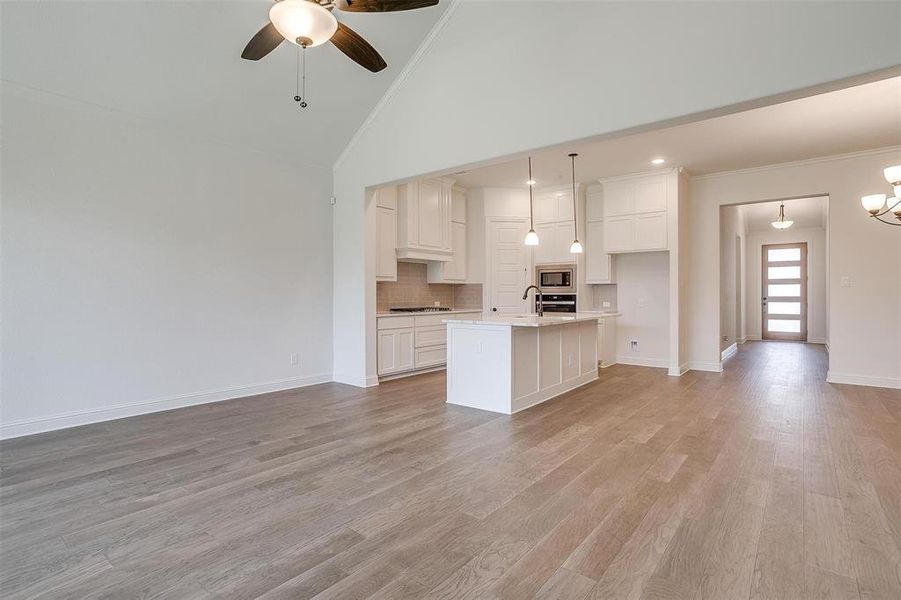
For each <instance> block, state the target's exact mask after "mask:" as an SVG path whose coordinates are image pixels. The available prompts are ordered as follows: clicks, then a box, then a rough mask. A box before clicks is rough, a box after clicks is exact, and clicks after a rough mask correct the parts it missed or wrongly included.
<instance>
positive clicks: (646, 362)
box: [616, 356, 669, 369]
mask: <svg viewBox="0 0 901 600" xmlns="http://www.w3.org/2000/svg"><path fill="white" fill-rule="evenodd" d="M616 362H617V363H619V364H621V365H632V366H633V367H654V368H657V369H669V359H666V358H648V357H643V356H617V357H616Z"/></svg>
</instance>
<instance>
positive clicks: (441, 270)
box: [428, 187, 467, 283]
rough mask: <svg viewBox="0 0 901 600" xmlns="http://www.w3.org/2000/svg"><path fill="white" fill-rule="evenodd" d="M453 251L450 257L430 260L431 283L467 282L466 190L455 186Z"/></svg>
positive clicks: (452, 227) (429, 277) (452, 221)
mask: <svg viewBox="0 0 901 600" xmlns="http://www.w3.org/2000/svg"><path fill="white" fill-rule="evenodd" d="M450 214H451V219H452V220H451V223H450V227H451V244H450V246H451V252H452V255H451V257H450V259H449V260H448V259H444V261H443V262H433V261H430V262H429V266H428V282H429V283H465V282H466V277H467V268H466V260H467V252H466V190H464V189H463V188H458V187H454V188H453V189H452V191H451V210H450Z"/></svg>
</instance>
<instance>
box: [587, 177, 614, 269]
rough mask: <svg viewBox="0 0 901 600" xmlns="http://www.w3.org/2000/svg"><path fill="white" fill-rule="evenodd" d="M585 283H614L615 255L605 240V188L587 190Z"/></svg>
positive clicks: (593, 186) (597, 186) (592, 187)
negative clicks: (613, 255) (610, 252)
mask: <svg viewBox="0 0 901 600" xmlns="http://www.w3.org/2000/svg"><path fill="white" fill-rule="evenodd" d="M585 220H586V221H587V222H586V223H585V283H613V282H614V278H613V257H612V256H610V254H608V253H607V245H606V243H605V240H604V190H603V188H602V187H601V186H600V184H598V185H592V186H589V187H588V189H587V190H586V191H585Z"/></svg>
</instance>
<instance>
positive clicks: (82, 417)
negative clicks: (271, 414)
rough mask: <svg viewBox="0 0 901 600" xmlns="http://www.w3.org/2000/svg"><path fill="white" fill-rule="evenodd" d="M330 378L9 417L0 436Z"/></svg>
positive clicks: (323, 375) (295, 379)
mask: <svg viewBox="0 0 901 600" xmlns="http://www.w3.org/2000/svg"><path fill="white" fill-rule="evenodd" d="M330 381H332V375H331V373H321V374H319V375H308V376H306V377H291V378H288V379H278V380H275V381H268V382H265V383H255V384H251V385H243V386H235V387H230V388H222V389H218V390H209V391H204V392H194V393H191V394H181V395H178V396H169V397H167V398H157V399H155V400H147V401H145V402H135V403H130V404H119V405H115V406H107V407H103V408H94V409H89V410H79V411H72V412H68V413H62V414H59V415H51V416H47V417H36V418H33V419H21V420H17V421H9V422H5V423H3V424H0V439H4V440H6V439H10V438H17V437H22V436H25V435H33V434H35V433H44V432H47V431H57V430H59V429H68V428H70V427H78V426H80V425H90V424H92V423H102V422H105V421H115V420H117V419H125V418H127V417H137V416H139V415H146V414H150V413H156V412H163V411H167V410H174V409H176V408H187V407H188V406H197V405H198V404H209V403H212V402H222V401H223V400H234V399H235V398H243V397H246V396H258V395H260V394H268V393H271V392H281V391H284V390H291V389H295V388H301V387H306V386H309V385H316V384H319V383H328V382H330Z"/></svg>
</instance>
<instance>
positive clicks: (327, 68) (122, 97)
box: [0, 0, 449, 167]
mask: <svg viewBox="0 0 901 600" xmlns="http://www.w3.org/2000/svg"><path fill="white" fill-rule="evenodd" d="M271 4H272V2H271V0H245V1H231V2H228V1H159V0H156V1H149V2H145V1H126V0H115V1H108V0H101V1H79V2H69V1H64V0H63V1H60V0H54V1H47V0H40V1H38V0H28V1H24V2H13V1H6V0H4V1H3V2H0V10H2V28H3V29H2V41H0V44H2V45H0V54H2V68H0V73H2V78H3V80H4V81H9V82H13V83H16V84H19V85H25V86H28V87H31V88H36V89H39V90H43V91H46V92H51V93H53V94H57V95H62V96H67V97H70V98H73V99H76V100H80V101H86V102H90V103H93V104H97V105H100V106H103V107H107V108H111V109H115V110H117V111H122V112H125V113H129V114H132V115H137V116H140V117H144V118H148V119H151V120H152V121H155V122H158V123H162V124H165V125H168V126H171V127H175V128H178V129H179V130H183V131H184V130H187V131H189V132H192V133H193V134H194V135H197V136H200V137H202V138H204V139H211V140H216V141H221V142H224V143H229V144H236V145H240V146H243V147H246V148H250V149H254V150H259V151H262V152H266V153H269V154H273V155H280V156H284V157H286V158H289V159H291V160H297V161H302V162H306V163H311V164H319V165H324V166H328V167H331V166H332V164H333V163H334V161H335V159H336V158H337V156H338V154H339V153H340V152H341V151H342V150H343V149H344V146H346V144H347V142H348V141H349V140H350V138H351V136H352V135H353V134H354V132H355V131H356V130H357V128H358V127H359V126H360V124H361V123H362V122H363V120H364V119H365V118H366V117H367V115H368V114H369V112H370V111H371V110H372V108H373V107H374V106H375V104H376V103H377V102H378V101H379V99H380V98H381V97H382V95H383V94H384V92H385V90H386V89H387V88H388V86H389V85H390V84H391V82H392V81H393V80H394V78H395V77H396V76H397V74H398V73H399V72H400V71H401V70H402V69H403V67H404V65H405V64H406V63H407V61H408V60H409V58H410V57H411V56H412V54H413V52H414V51H415V50H416V48H417V47H418V46H419V45H420V43H421V42H422V40H423V39H424V38H425V36H426V34H427V33H428V32H429V30H431V28H432V26H433V25H434V24H435V22H436V21H437V20H438V18H439V16H440V15H441V14H442V13H443V12H444V11H445V10H446V9H447V7H448V5H449V2H448V1H447V0H445V1H444V2H441V4H439V5H438V6H435V7H430V8H425V9H419V10H414V11H405V12H395V13H383V14H354V13H346V12H342V11H338V10H336V11H335V14H336V15H337V16H338V18H339V20H341V21H342V22H344V23H345V24H347V25H348V26H350V27H351V28H353V29H354V30H355V31H357V33H359V34H360V35H362V36H363V37H365V38H366V39H367V40H368V41H369V42H370V43H371V44H372V45H373V46H374V47H375V48H376V49H377V50H378V51H379V52H380V53H381V55H382V56H383V57H384V58H385V60H386V61H387V63H388V68H387V69H385V70H383V71H381V72H380V73H377V74H373V73H370V72H369V71H366V70H364V69H363V68H362V67H360V66H358V65H357V64H356V63H354V62H352V61H351V60H350V59H348V58H346V57H345V56H344V55H343V54H342V53H341V52H340V51H338V49H337V48H335V47H334V46H332V45H331V44H325V45H323V46H320V47H317V48H312V49H310V50H309V51H308V53H307V69H308V78H307V95H308V97H309V107H308V108H307V109H305V110H301V109H300V108H299V107H298V106H297V105H296V104H295V102H294V100H293V96H294V82H295V67H296V52H295V49H296V46H293V45H291V44H287V43H283V44H282V45H281V46H280V47H279V48H277V49H276V50H275V51H274V52H273V53H272V54H270V55H269V56H267V57H266V58H264V59H262V60H260V61H259V62H251V61H247V60H243V59H241V51H242V50H243V48H244V45H245V44H246V43H247V42H248V40H250V38H251V36H253V34H254V33H256V31H257V30H259V29H260V27H262V26H263V25H264V24H265V23H266V22H267V15H268V11H269V7H270V6H271Z"/></svg>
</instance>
